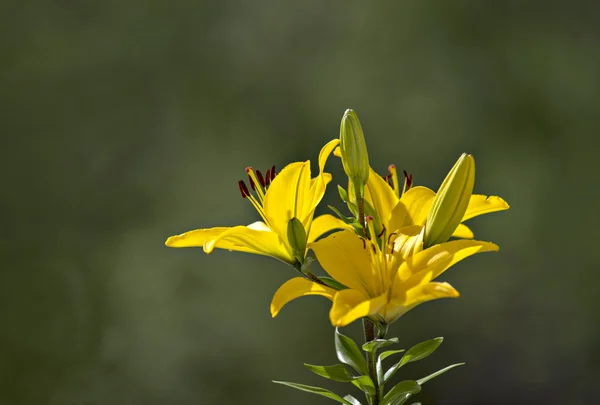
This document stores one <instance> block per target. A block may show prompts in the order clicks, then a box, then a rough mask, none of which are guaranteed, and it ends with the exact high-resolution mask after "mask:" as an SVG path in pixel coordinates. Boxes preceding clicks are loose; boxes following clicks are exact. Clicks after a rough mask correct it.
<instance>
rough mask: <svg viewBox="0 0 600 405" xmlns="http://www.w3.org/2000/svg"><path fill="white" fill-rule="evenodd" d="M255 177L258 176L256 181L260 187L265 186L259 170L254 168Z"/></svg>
mask: <svg viewBox="0 0 600 405" xmlns="http://www.w3.org/2000/svg"><path fill="white" fill-rule="evenodd" d="M256 177H258V182H259V183H260V185H261V186H262V188H265V187H266V183H265V178H264V177H263V175H262V173H261V172H260V170H256Z"/></svg>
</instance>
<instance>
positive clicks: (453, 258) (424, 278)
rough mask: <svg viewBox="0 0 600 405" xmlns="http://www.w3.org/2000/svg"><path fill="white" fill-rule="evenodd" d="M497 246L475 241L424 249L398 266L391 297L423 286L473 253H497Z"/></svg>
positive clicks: (447, 243) (463, 241)
mask: <svg viewBox="0 0 600 405" xmlns="http://www.w3.org/2000/svg"><path fill="white" fill-rule="evenodd" d="M498 249H499V248H498V245H496V244H494V243H491V242H482V241H477V240H455V241H451V242H446V243H442V244H439V245H435V246H432V247H430V248H428V249H425V250H423V251H421V252H419V253H417V254H416V255H414V256H411V257H408V258H407V259H406V261H405V262H404V263H402V264H401V265H400V268H399V269H398V273H397V276H396V280H395V282H394V288H393V295H394V297H397V296H398V295H401V294H403V293H404V292H405V291H406V290H408V289H410V288H412V287H414V286H416V285H418V284H425V283H427V282H429V281H431V280H433V279H435V278H436V277H438V276H439V275H440V274H442V273H443V272H444V271H446V269H448V268H449V267H451V266H453V265H454V264H456V263H458V262H459V261H461V260H463V259H465V258H467V257H469V256H472V255H474V254H475V253H482V252H492V251H497V250H498Z"/></svg>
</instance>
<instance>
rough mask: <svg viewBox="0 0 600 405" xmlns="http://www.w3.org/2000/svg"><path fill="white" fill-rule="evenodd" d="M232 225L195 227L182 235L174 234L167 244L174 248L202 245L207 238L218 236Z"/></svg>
mask: <svg viewBox="0 0 600 405" xmlns="http://www.w3.org/2000/svg"><path fill="white" fill-rule="evenodd" d="M228 229H231V227H227V226H221V227H217V228H208V229H195V230H193V231H188V232H185V233H182V234H180V235H173V236H171V237H169V239H167V241H166V242H165V245H167V246H168V247H173V248H182V247H202V246H204V243H206V241H207V240H210V239H213V238H216V237H217V236H219V235H220V234H222V233H223V232H225V231H227V230H228Z"/></svg>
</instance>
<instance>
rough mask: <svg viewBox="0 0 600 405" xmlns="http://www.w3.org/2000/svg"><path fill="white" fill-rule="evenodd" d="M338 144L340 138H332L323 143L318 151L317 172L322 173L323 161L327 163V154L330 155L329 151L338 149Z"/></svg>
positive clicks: (323, 168)
mask: <svg viewBox="0 0 600 405" xmlns="http://www.w3.org/2000/svg"><path fill="white" fill-rule="evenodd" d="M339 144H340V140H339V139H334V140H332V141H329V142H327V143H326V144H325V146H323V148H322V149H321V152H320V153H319V173H323V171H324V170H325V163H327V159H328V158H329V155H331V152H332V151H333V150H334V149H336V150H337V149H339V148H338V145H339Z"/></svg>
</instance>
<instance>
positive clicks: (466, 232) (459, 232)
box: [452, 224, 475, 239]
mask: <svg viewBox="0 0 600 405" xmlns="http://www.w3.org/2000/svg"><path fill="white" fill-rule="evenodd" d="M452 237H453V238H461V239H473V238H474V237H475V234H474V233H473V231H472V230H471V229H470V228H469V227H468V226H466V225H465V224H460V225H458V227H457V228H456V230H455V231H454V233H453V234H452Z"/></svg>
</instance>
